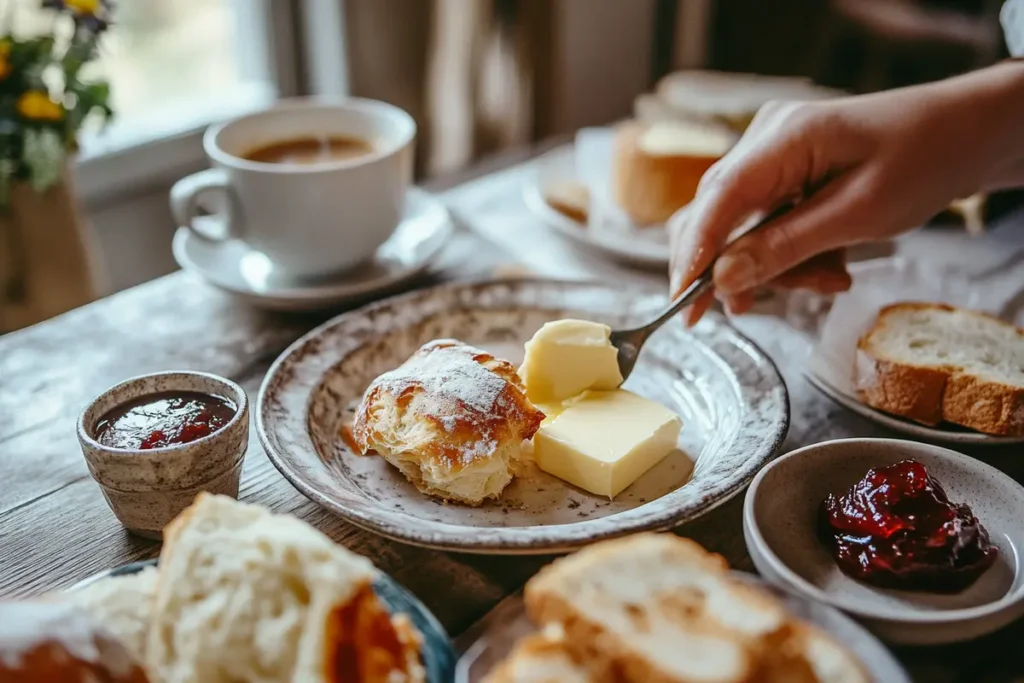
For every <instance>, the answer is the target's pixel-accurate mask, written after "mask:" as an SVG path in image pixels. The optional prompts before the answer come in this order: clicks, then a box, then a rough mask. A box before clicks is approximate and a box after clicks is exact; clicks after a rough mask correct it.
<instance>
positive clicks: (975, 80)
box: [944, 59, 1024, 190]
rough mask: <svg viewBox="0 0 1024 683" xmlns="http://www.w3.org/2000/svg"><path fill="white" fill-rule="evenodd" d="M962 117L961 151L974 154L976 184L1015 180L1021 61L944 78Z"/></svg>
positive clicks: (1023, 103) (1023, 81)
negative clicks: (976, 164) (977, 155)
mask: <svg viewBox="0 0 1024 683" xmlns="http://www.w3.org/2000/svg"><path fill="white" fill-rule="evenodd" d="M944 85H945V86H946V88H945V89H946V93H947V97H948V98H950V99H951V100H952V101H953V102H954V104H952V105H951V106H952V109H953V111H954V112H955V115H956V116H957V117H958V118H960V119H961V122H962V124H963V128H962V129H961V131H960V134H961V137H960V138H959V139H960V141H961V144H962V145H963V146H964V151H965V156H969V155H968V154H967V152H968V150H969V148H971V147H973V148H974V151H976V152H978V153H979V157H978V158H979V167H978V168H977V171H978V177H977V186H976V187H975V188H973V190H979V189H985V188H991V187H1005V186H1006V185H1007V184H1015V183H1016V182H1019V180H1020V169H1021V168H1022V165H1024V60H1020V59H1013V60H1006V61H1003V62H1000V63H998V64H996V65H994V66H991V67H988V68H986V69H982V70H981V71H977V72H974V73H972V74H967V75H965V76H962V77H959V78H955V79H951V80H950V81H947V82H946V83H944Z"/></svg>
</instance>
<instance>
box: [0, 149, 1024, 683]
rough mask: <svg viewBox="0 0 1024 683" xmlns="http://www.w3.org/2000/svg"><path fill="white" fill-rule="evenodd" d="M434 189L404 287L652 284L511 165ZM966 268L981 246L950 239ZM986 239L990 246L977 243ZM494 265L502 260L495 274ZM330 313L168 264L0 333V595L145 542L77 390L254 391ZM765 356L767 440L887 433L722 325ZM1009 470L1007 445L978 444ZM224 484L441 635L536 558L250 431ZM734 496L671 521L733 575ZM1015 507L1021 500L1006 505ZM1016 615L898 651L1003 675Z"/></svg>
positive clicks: (34, 588)
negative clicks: (433, 260) (350, 501)
mask: <svg viewBox="0 0 1024 683" xmlns="http://www.w3.org/2000/svg"><path fill="white" fill-rule="evenodd" d="M492 170H493V171H494V172H492V173H489V174H487V175H485V176H483V177H478V178H476V179H473V180H470V181H469V182H467V183H464V184H462V185H459V186H457V187H454V188H452V189H448V190H446V191H444V192H443V193H442V196H443V197H444V199H445V200H446V201H447V203H448V204H449V206H450V207H451V208H452V210H453V212H454V213H455V215H456V216H457V217H458V219H459V223H460V229H459V230H458V231H457V232H456V235H455V236H454V237H453V239H452V241H451V243H450V244H449V245H448V247H447V248H446V250H445V252H444V254H443V256H442V258H441V259H440V261H439V263H438V264H437V265H436V266H435V267H434V268H433V269H432V271H431V272H430V273H429V274H428V275H427V276H425V277H424V278H421V279H420V280H419V281H417V282H416V283H413V286H425V285H429V284H432V283H436V282H440V281H450V280H460V279H476V278H480V277H488V276H491V275H493V274H494V273H495V272H497V271H502V272H504V273H505V274H506V275H513V274H514V272H513V271H514V269H515V268H517V267H519V266H516V265H513V264H521V265H525V267H526V268H529V269H530V270H532V271H534V272H539V273H541V274H546V275H557V276H560V277H580V278H595V277H596V278H602V279H606V280H614V281H621V282H623V283H626V284H628V285H632V286H643V287H657V286H665V283H664V281H663V277H664V276H663V275H662V274H659V273H644V272H638V271H633V270H629V269H626V268H623V267H619V266H615V265H613V264H610V263H608V262H606V261H604V260H602V259H601V258H599V257H597V256H595V255H592V254H588V253H585V252H581V251H579V250H578V249H577V248H576V247H574V246H572V245H570V244H568V243H566V242H565V241H563V240H561V239H560V238H558V237H556V236H554V235H553V234H552V233H550V232H548V231H547V230H546V229H545V228H543V227H542V226H540V224H539V223H538V222H537V220H536V219H535V218H534V217H533V216H531V215H530V214H529V213H528V212H527V210H526V208H525V206H524V205H523V203H522V200H521V194H520V193H521V186H522V183H523V182H524V180H525V179H527V178H528V177H529V174H530V173H531V172H532V171H531V166H530V165H529V164H524V165H517V166H513V167H511V168H504V169H492ZM954 249H955V250H956V251H957V252H958V254H959V257H960V258H963V257H964V256H963V255H964V253H968V252H970V253H972V254H974V255H973V256H970V258H971V259H973V261H972V262H975V263H976V264H977V267H978V268H979V269H984V268H987V267H989V266H990V264H989V262H988V261H986V259H989V260H992V259H998V258H1000V254H998V253H995V252H997V251H999V250H995V251H992V250H989V251H986V250H985V249H982V248H976V253H975V252H971V249H975V247H971V248H967V247H961V246H959V245H956V244H955V242H954ZM989 252H991V253H989ZM510 267H511V268H512V270H510ZM338 312H339V311H333V312H324V313H319V314H313V315H296V314H281V313H270V312H265V311H259V310H256V309H252V308H249V307H246V306H245V305H243V304H241V303H239V302H237V301H236V300H234V299H232V298H231V297H229V296H227V295H225V294H222V293H220V292H218V291H217V290H215V289H213V288H211V287H210V286H208V285H206V284H205V283H203V282H202V281H200V280H198V279H197V278H195V277H193V276H191V275H188V274H185V273H175V274H173V275H169V276H167V277H164V278H160V279H158V280H155V281H153V282H150V283H148V284H145V285H141V286H139V287H136V288H134V289H131V290H128V291H125V292H121V293H119V294H116V295H114V296H111V297H109V298H107V299H104V300H102V301H99V302H96V303H94V304H91V305H89V306H86V307H84V308H81V309H78V310H75V311H72V312H71V313H68V314H66V315H64V316H61V317H59V318H56V319H54V320H51V321H48V322H46V323H43V324H40V325H37V326H35V327H32V328H29V329H26V330H23V331H20V332H16V333H13V334H10V335H7V336H4V337H0V596H3V597H18V596H27V595H34V594H39V593H43V592H45V591H49V590H53V589H58V588H62V587H66V586H69V585H71V584H73V583H75V582H77V581H79V580H81V579H82V578H85V577H87V576H89V575H91V574H94V573H96V572H99V571H101V570H104V569H108V568H110V567H115V566H118V565H121V564H125V563H127V562H132V561H135V560H139V559H144V558H149V557H153V556H155V555H156V553H157V551H158V545H157V544H156V543H153V542H150V541H146V540H143V539H139V538H136V537H134V536H131V535H129V534H127V533H126V532H125V531H124V530H123V529H122V528H121V526H120V525H119V524H118V522H117V521H116V520H115V519H114V517H113V515H112V514H111V513H110V510H109V509H108V508H107V505H106V503H105V502H104V500H103V497H102V495H101V494H100V491H99V489H98V487H97V486H96V484H95V483H94V482H93V481H92V480H91V479H90V478H89V475H88V472H87V470H86V467H85V462H84V460H83V458H82V455H81V451H80V450H79V448H78V444H77V440H76V436H75V420H76V418H77V416H78V414H79V412H80V411H81V410H82V408H83V407H84V406H85V405H86V404H87V403H88V401H89V400H90V399H92V398H93V397H94V396H96V395H97V394H99V393H100V392H101V391H103V390H104V389H106V388H107V387H109V386H110V385H112V384H114V383H116V382H119V381H121V380H123V379H125V378H127V377H130V376H132V375H136V374H140V373H146V372H155V371H160V370H170V369H189V370H203V371H206V372H212V373H216V374H219V375H223V376H225V377H229V378H231V379H233V380H235V381H236V382H238V383H239V384H241V385H242V386H243V387H244V388H245V390H246V391H247V392H248V393H249V394H250V396H255V393H256V392H257V390H258V388H259V385H260V382H261V381H262V379H263V376H264V374H265V372H266V370H267V368H268V367H269V365H270V364H271V362H272V361H273V360H274V358H275V357H276V356H277V355H278V354H279V353H280V352H281V351H282V350H283V349H284V348H285V347H286V346H287V345H288V344H289V343H290V342H292V341H293V340H294V339H296V338H297V337H298V336H300V335H301V334H303V333H304V332H306V331H307V330H309V329H310V328H311V327H313V326H315V325H316V324H319V323H320V322H322V321H323V320H325V319H326V318H327V317H329V316H330V315H334V314H336V313H338ZM737 324H738V326H739V327H740V328H741V329H742V330H743V331H744V332H745V333H747V334H748V335H750V336H751V337H752V338H753V339H754V340H755V341H756V342H757V343H759V344H760V345H761V346H762V348H764V349H765V351H766V352H767V353H768V354H769V355H771V356H772V358H773V359H774V360H775V361H776V363H777V364H778V365H779V368H780V370H781V372H782V374H783V375H784V377H785V379H786V381H787V384H788V386H789V389H790V401H791V405H792V412H793V415H792V425H791V428H790V432H789V435H788V437H787V440H786V444H785V446H784V450H791V449H793V448H796V447H799V446H802V445H805V444H808V443H813V442H816V441H821V440H823V439H828V438H836V437H837V436H892V435H891V434H889V433H887V432H886V431H885V430H884V429H882V428H880V427H878V426H876V425H874V424H873V423H870V422H867V421H865V420H863V419H861V418H859V417H857V416H856V415H852V414H850V413H848V412H846V411H844V410H843V409H841V408H839V407H837V406H835V405H834V404H832V403H831V402H829V401H827V400H825V399H824V398H822V397H821V396H820V395H819V394H817V392H816V391H815V390H813V389H812V388H811V387H810V385H809V384H808V383H807V381H806V380H805V379H804V378H803V375H802V370H801V367H802V364H803V360H804V359H805V358H806V355H807V351H808V349H809V348H810V346H809V345H810V339H809V338H808V337H807V336H806V335H804V334H802V333H801V332H800V331H798V330H795V329H794V328H793V326H792V324H791V323H788V322H786V321H785V320H782V319H781V318H779V317H778V316H773V315H754V316H751V317H749V318H746V319H744V320H741V321H740V322H739V323H737ZM978 455H979V456H980V457H983V458H985V459H986V460H988V461H989V462H993V463H994V464H996V465H997V466H1000V467H1001V468H1003V469H1004V470H1006V471H1008V472H1010V473H1011V475H1012V476H1014V477H1016V478H1017V479H1018V480H1022V481H1024V457H1022V453H1021V452H1020V449H1004V450H1003V451H988V452H984V453H979V454H978ZM240 497H241V498H242V499H243V500H246V501H249V502H256V503H261V504H264V505H267V506H268V507H270V508H271V509H273V510H275V511H278V512H288V513H292V514H295V515H297V516H299V517H301V518H302V519H305V520H307V521H309V522H310V523H312V524H314V525H315V526H316V527H318V528H319V529H321V530H323V531H324V532H325V533H327V534H328V535H329V536H331V537H332V538H333V539H335V540H336V541H338V542H339V543H341V544H343V545H345V546H346V547H348V548H350V549H352V550H354V551H356V552H358V553H361V554H363V555H366V556H367V557H369V558H370V559H372V560H373V561H374V562H375V563H376V565H377V566H378V567H380V568H381V569H382V570H383V571H386V572H388V573H389V574H391V575H392V576H393V577H395V578H396V579H397V580H398V581H399V582H401V583H402V584H404V585H405V586H407V587H408V588H409V589H410V590H411V591H412V592H414V593H415V594H416V595H418V596H419V597H420V598H421V599H422V600H423V602H424V603H425V604H426V605H427V606H428V607H429V608H430V609H431V610H433V612H434V613H435V614H436V615H437V617H438V618H439V619H440V621H441V622H442V623H443V624H444V626H445V627H446V628H447V629H448V630H449V632H450V633H452V634H453V635H457V634H459V633H461V632H463V631H464V630H465V629H467V628H468V627H469V626H470V625H472V624H473V623H474V622H476V621H477V620H478V619H480V618H481V617H482V616H483V615H484V614H485V613H486V612H487V611H488V610H490V609H491V608H493V607H494V605H496V604H497V603H498V602H499V601H501V600H502V599H503V598H505V597H506V596H508V595H510V594H512V593H514V592H515V591H517V590H518V589H519V588H520V587H521V586H522V584H523V583H524V582H525V581H526V579H527V578H529V576H531V575H532V574H533V573H534V572H535V571H536V570H537V569H538V568H539V567H540V566H541V565H543V564H544V563H546V562H547V561H549V560H550V558H547V557H501V556H479V555H460V554H456V553H447V552H439V551H433V550H427V549H422V548H415V547H411V546H407V545H402V544H400V543H396V542H394V541H389V540H386V539H384V538H381V537H379V536H376V535H374V534H372V533H370V532H367V531H363V530H361V529H359V528H357V527H354V526H352V525H350V524H348V523H347V522H344V521H342V520H341V519H340V518H338V517H336V516H334V515H332V514H331V513H329V512H327V511H325V510H323V509H321V508H319V507H318V506H316V505H315V504H313V503H312V502H310V501H309V500H307V499H306V498H304V497H303V496H302V495H301V494H300V493H298V492H297V491H296V490H295V489H294V488H293V487H292V486H291V485H290V484H289V483H288V482H287V481H285V480H284V478H282V477H281V475H280V474H279V473H278V472H277V470H276V469H275V468H274V467H273V466H272V465H271V464H270V462H269V460H268V459H267V457H266V454H265V453H264V452H263V449H262V448H261V446H260V444H259V442H258V440H257V439H256V438H255V433H254V432H253V436H252V437H251V438H250V443H249V452H248V456H247V459H246V463H245V468H244V471H243V477H242V487H241V491H240ZM740 512H741V498H736V499H733V500H732V501H730V502H729V503H727V504H725V505H723V506H721V507H719V508H717V509H716V510H714V511H712V512H710V513H709V514H707V515H705V516H704V517H702V518H701V519H699V520H697V521H695V522H693V523H691V524H688V525H686V526H684V527H682V528H680V529H679V530H678V533H681V534H683V535H686V536H690V537H693V538H695V539H696V540H698V541H699V542H701V543H702V544H704V545H705V546H706V547H708V548H709V549H711V550H713V551H716V552H719V553H721V554H723V555H724V556H725V557H726V558H727V559H728V560H729V561H730V563H731V564H732V565H733V566H735V567H738V568H740V569H746V570H751V569H752V567H751V564H750V560H749V557H748V556H747V553H746V548H745V546H744V542H743V537H742V531H741V524H740ZM1022 514H1024V512H1022ZM1022 639H1024V627H1022V625H1021V624H1019V623H1018V624H1016V625H1014V626H1012V627H1010V628H1008V629H1005V630H1003V631H1002V632H1000V633H998V634H995V635H994V636H991V637H989V638H986V639H983V640H981V641H978V642H975V643H970V644H965V645H960V646H955V647H946V648H911V649H899V650H898V651H897V654H898V656H899V657H900V658H901V659H902V660H903V661H904V662H905V663H906V664H907V666H908V668H909V669H910V670H911V671H912V673H913V675H914V677H915V679H916V680H920V681H940V682H949V683H953V682H958V681H979V682H983V683H988V682H989V681H1011V680H1015V677H1020V676H1024V657H1022V656H1020V655H1019V654H1018V653H1017V652H1016V651H1015V650H1016V648H1015V644H1016V643H1019V642H1022Z"/></svg>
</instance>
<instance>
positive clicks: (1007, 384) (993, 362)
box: [854, 302, 1024, 436]
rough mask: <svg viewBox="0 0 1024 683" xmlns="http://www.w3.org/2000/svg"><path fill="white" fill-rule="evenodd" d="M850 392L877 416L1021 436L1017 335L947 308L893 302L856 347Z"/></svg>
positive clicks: (1023, 408) (1022, 354) (1022, 348)
mask: <svg viewBox="0 0 1024 683" xmlns="http://www.w3.org/2000/svg"><path fill="white" fill-rule="evenodd" d="M854 379H855V385H856V388H857V392H858V394H859V395H860V397H861V399H862V400H863V401H864V402H865V403H867V404H868V405H870V406H872V407H874V408H877V409H878V410H881V411H884V412H887V413H892V414H894V415H899V416H901V417H906V418H909V419H911V420H915V421H917V422H921V423H924V424H928V425H936V424H938V423H940V422H943V421H946V422H952V423H954V424H958V425H962V426H964V427H967V428H969V429H973V430H976V431H979V432H983V433H985V434H994V435H1000V436H1024V330H1022V329H1020V328H1018V327H1015V326H1013V325H1010V324H1008V323H1006V322H1003V321H1002V320H999V319H998V318H995V317H993V316H990V315H987V314H985V313H978V312H975V311H968V310H964V309H961V308H956V307H954V306H948V305H945V304H934V303H913V302H909V303H899V304H893V305H890V306H886V307H885V308H883V309H882V310H881V311H879V313H878V317H877V319H876V320H875V323H874V326H873V327H872V328H871V329H870V330H869V331H868V332H867V333H866V334H864V336H862V337H861V338H860V341H859V342H858V344H857V357H856V367H855V376H854Z"/></svg>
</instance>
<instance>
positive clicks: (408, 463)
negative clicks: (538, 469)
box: [352, 339, 544, 505]
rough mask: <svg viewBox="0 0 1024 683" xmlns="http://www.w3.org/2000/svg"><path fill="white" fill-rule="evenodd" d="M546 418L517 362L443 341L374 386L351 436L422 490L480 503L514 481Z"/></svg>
mask: <svg viewBox="0 0 1024 683" xmlns="http://www.w3.org/2000/svg"><path fill="white" fill-rule="evenodd" d="M543 419H544V414H543V413H542V412H541V411H540V410H538V409H537V408H535V407H534V406H533V405H532V404H531V403H530V401H529V400H527V398H526V394H525V391H524V388H523V384H522V382H521V380H520V379H519V376H518V375H517V374H516V369H515V367H514V366H513V365H512V364H511V363H509V362H507V361H504V360H500V359H497V358H495V357H494V356H492V355H491V354H489V353H487V352H486V351H482V350H480V349H477V348H474V347H472V346H469V345H468V344H463V343H462V342H458V341H455V340H450V339H443V340H437V341H432V342H429V343H428V344H425V345H424V346H422V347H421V348H420V349H419V350H418V351H416V353H414V354H413V355H412V357H411V358H409V360H407V361H406V362H405V363H403V364H402V365H401V366H399V367H398V368H396V369H394V370H391V371H390V372H386V373H384V374H383V375H381V376H380V377H378V378H377V379H376V380H374V381H373V383H372V384H371V385H370V387H369V388H368V389H367V390H366V393H365V395H364V396H363V401H362V403H361V404H360V406H359V409H358V410H357V411H356V418H355V423H354V425H353V428H352V435H353V439H354V441H355V443H356V445H357V446H358V447H359V449H360V450H361V451H362V452H364V453H365V452H367V451H369V450H375V451H377V452H378V453H380V455H381V456H383V457H384V458H385V459H386V460H387V461H388V462H390V463H391V464H393V465H394V466H395V467H397V468H399V469H400V470H401V471H402V473H403V474H405V475H406V477H408V478H409V480H410V481H412V483H413V484H415V485H416V486H417V488H419V489H420V490H421V491H423V492H424V493H428V494H430V495H436V496H439V497H441V498H445V499H447V500H454V501H459V502H465V503H469V504H471V505H478V504H479V503H481V502H482V501H483V500H484V499H485V498H489V497H496V496H498V495H499V494H500V493H501V491H502V490H503V489H504V488H505V486H507V485H508V483H509V482H510V481H511V480H512V477H513V476H514V472H515V469H516V464H517V462H518V460H519V458H520V455H521V452H522V448H523V441H524V440H525V439H529V438H531V437H532V436H533V434H534V433H535V432H536V431H537V429H538V427H539V426H540V423H541V421H542V420H543Z"/></svg>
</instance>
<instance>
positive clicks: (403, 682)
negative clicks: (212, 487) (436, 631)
mask: <svg viewBox="0 0 1024 683" xmlns="http://www.w3.org/2000/svg"><path fill="white" fill-rule="evenodd" d="M373 577H374V569H373V565H372V564H371V563H370V562H369V561H368V560H367V559H365V558H363V557H360V556H358V555H355V554H353V553H350V552H349V551H347V550H345V549H344V548H342V547H341V546H339V545H337V544H335V543H334V542H333V541H331V539H329V538H328V537H327V536H325V535H324V534H322V533H320V532H319V531H317V530H316V529H314V528H313V527H311V526H309V525H308V524H306V523H305V522H302V521H300V520H298V519H296V518H294V517H291V516H287V515H276V514H272V513H271V512H269V511H268V510H266V509H264V508H261V507H258V506H255V505H246V504H244V503H239V502H237V501H235V500H233V499H231V498H228V497H225V496H214V495H209V494H200V495H199V496H198V497H197V498H196V501H195V503H193V504H192V506H191V507H189V508H188V509H186V510H185V511H184V512H183V513H182V514H181V515H179V517H178V518H176V519H175V521H174V522H172V523H171V524H170V525H169V526H168V527H167V529H166V530H165V532H164V548H163V551H162V553H161V556H160V576H159V580H158V582H157V591H156V598H155V601H154V615H153V619H154V621H153V625H152V627H151V630H150V633H149V640H148V643H147V648H146V657H147V662H148V665H149V666H148V668H149V670H150V672H151V674H154V675H155V677H156V678H158V679H159V680H160V681H162V683H235V682H237V681H247V682H249V683H300V682H301V683H307V682H308V683H320V682H323V683H337V682H339V681H345V682H346V683H349V682H352V683H377V682H381V683H383V682H387V683H392V682H395V683H414V682H416V681H421V680H422V678H423V676H422V670H420V669H417V668H413V670H410V666H411V662H410V661H409V657H408V655H409V651H410V650H411V651H413V652H416V651H418V648H417V645H418V644H417V643H407V642H403V640H408V639H409V638H408V637H406V636H403V632H405V631H406V629H402V628H397V629H396V628H395V626H394V624H393V623H392V621H391V620H390V619H389V618H388V615H387V613H386V612H385V611H384V610H383V609H382V608H381V606H380V605H379V604H378V603H377V601H376V597H375V595H374V593H373V590H372V588H371V581H372V580H373ZM413 640H415V638H413ZM417 666H418V664H417Z"/></svg>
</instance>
